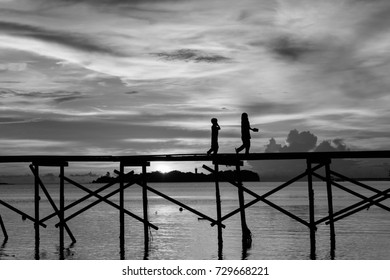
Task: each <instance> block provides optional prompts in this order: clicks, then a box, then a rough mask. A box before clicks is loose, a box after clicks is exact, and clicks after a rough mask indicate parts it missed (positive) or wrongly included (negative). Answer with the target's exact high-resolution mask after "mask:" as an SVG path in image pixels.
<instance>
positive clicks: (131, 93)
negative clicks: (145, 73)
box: [125, 90, 139, 95]
mask: <svg viewBox="0 0 390 280" xmlns="http://www.w3.org/2000/svg"><path fill="white" fill-rule="evenodd" d="M138 93H139V92H138V91H136V90H131V91H126V92H125V94H129V95H133V94H138Z"/></svg>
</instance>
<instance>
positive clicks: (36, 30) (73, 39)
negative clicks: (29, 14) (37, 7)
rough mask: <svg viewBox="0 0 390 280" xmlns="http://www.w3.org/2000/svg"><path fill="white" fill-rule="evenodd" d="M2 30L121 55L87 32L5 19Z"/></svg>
mask: <svg viewBox="0 0 390 280" xmlns="http://www.w3.org/2000/svg"><path fill="white" fill-rule="evenodd" d="M0 31H4V32H6V33H8V34H11V35H15V36H20V37H30V38H35V39H37V40H42V41H45V42H50V43H56V44H60V45H64V46H67V47H71V48H73V49H78V50H82V51H86V52H97V53H105V54H111V55H117V56H120V54H119V53H118V52H116V51H114V50H113V49H112V48H109V47H105V46H103V45H102V42H95V41H94V40H93V39H91V38H88V37H86V35H85V34H78V33H71V32H61V31H54V30H49V29H45V28H41V27H37V26H33V25H27V24H19V23H14V22H4V21H0Z"/></svg>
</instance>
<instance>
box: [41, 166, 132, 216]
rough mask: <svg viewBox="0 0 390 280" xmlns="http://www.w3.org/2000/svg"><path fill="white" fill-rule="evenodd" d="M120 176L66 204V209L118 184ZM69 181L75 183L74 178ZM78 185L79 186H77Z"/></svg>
mask: <svg viewBox="0 0 390 280" xmlns="http://www.w3.org/2000/svg"><path fill="white" fill-rule="evenodd" d="M118 173H119V171H118ZM133 173H134V172H133V171H131V172H129V173H127V174H125V175H124V176H125V177H127V176H130V175H132V174H133ZM120 178H121V176H118V177H117V178H114V179H113V180H112V182H110V183H108V184H106V185H104V186H102V187H101V188H99V189H97V190H96V191H91V192H88V194H87V195H85V196H83V197H82V198H80V199H78V200H76V201H75V202H72V203H70V204H68V205H67V206H65V211H66V210H69V209H71V208H73V207H74V206H76V205H78V204H80V203H81V202H83V201H85V200H87V199H88V198H91V197H93V196H94V195H95V194H98V193H100V192H102V191H104V190H106V189H108V188H109V187H111V186H113V185H115V184H117V183H118V182H119V181H120ZM64 179H65V180H67V178H64ZM68 182H69V183H71V184H73V183H72V182H73V181H72V180H69V181H68ZM76 187H77V186H76ZM118 192H119V189H118ZM56 215H57V214H56V213H52V214H50V215H48V216H46V217H45V218H43V219H42V220H41V222H45V221H47V220H50V219H51V218H53V217H54V216H56ZM67 220H69V219H68V218H67V219H66V221H67Z"/></svg>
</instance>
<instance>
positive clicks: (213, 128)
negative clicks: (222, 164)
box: [207, 118, 221, 155]
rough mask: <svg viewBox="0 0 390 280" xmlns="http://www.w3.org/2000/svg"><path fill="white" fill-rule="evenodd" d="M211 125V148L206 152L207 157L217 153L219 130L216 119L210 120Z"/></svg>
mask: <svg viewBox="0 0 390 280" xmlns="http://www.w3.org/2000/svg"><path fill="white" fill-rule="evenodd" d="M211 123H212V124H213V125H212V126H211V148H210V150H208V151H207V155H210V154H211V153H212V152H214V153H213V154H214V155H215V154H217V153H218V149H219V146H218V131H219V130H220V129H221V128H220V127H219V125H218V120H217V119H216V118H212V119H211Z"/></svg>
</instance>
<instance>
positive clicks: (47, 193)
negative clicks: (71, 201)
mask: <svg viewBox="0 0 390 280" xmlns="http://www.w3.org/2000/svg"><path fill="white" fill-rule="evenodd" d="M37 168H38V166H37V167H34V166H33V165H32V164H31V165H30V169H31V171H32V173H33V174H34V177H35V181H36V183H37V182H38V185H39V186H40V187H41V189H42V191H43V193H44V194H45V196H46V197H47V199H48V201H49V203H50V205H51V207H52V208H53V209H54V212H55V214H56V215H57V216H58V217H59V210H58V207H57V205H56V204H55V203H54V201H53V199H52V197H51V195H50V193H49V191H48V190H47V189H46V187H45V185H44V184H43V182H42V180H41V179H40V177H39V173H38V169H37ZM38 191H39V188H38ZM38 197H39V195H38ZM38 218H39V217H38ZM64 227H65V230H66V232H67V233H68V235H69V237H70V239H72V242H73V243H76V238H75V237H74V235H73V233H72V231H71V230H70V228H69V227H68V225H67V224H65V225H64Z"/></svg>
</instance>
